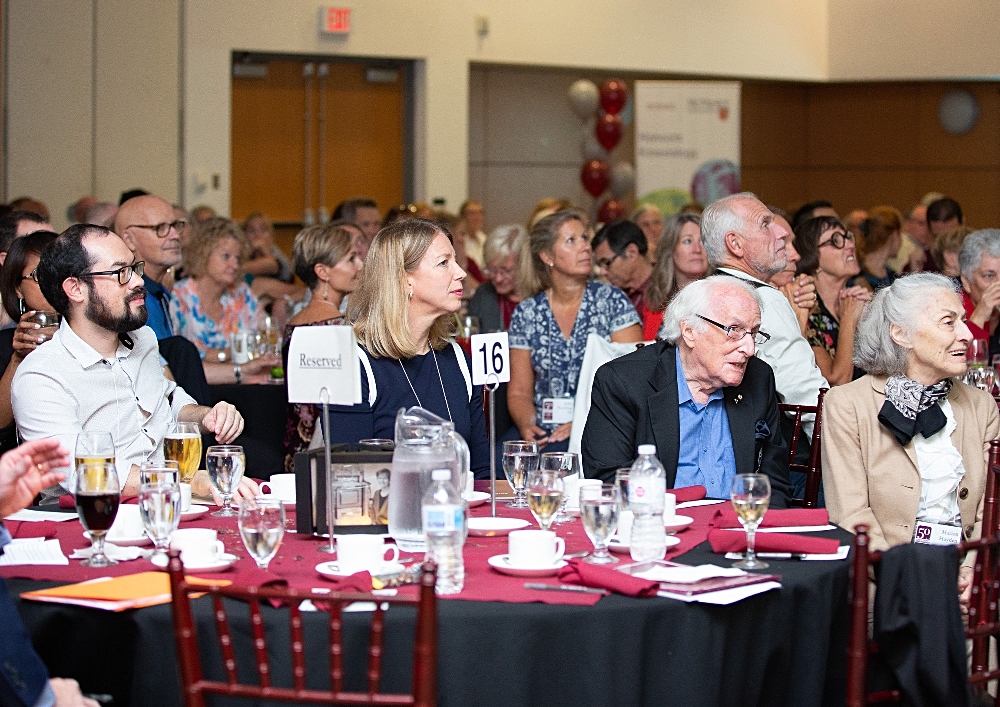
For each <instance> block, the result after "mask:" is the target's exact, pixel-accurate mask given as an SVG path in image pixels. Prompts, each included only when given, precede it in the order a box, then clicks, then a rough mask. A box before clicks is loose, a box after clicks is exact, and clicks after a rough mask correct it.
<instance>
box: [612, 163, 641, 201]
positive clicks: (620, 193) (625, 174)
mask: <svg viewBox="0 0 1000 707" xmlns="http://www.w3.org/2000/svg"><path fill="white" fill-rule="evenodd" d="M634 186H635V168H634V167H633V166H632V165H631V164H630V163H628V162H616V163H615V164H613V165H612V166H611V175H610V177H609V178H608V189H609V190H610V191H611V196H613V197H614V198H616V199H622V198H624V197H625V196H626V195H627V194H628V193H629V192H630V191H632V188H633V187H634Z"/></svg>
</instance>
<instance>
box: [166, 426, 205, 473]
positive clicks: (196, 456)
mask: <svg viewBox="0 0 1000 707" xmlns="http://www.w3.org/2000/svg"><path fill="white" fill-rule="evenodd" d="M163 457H164V458H165V459H168V460H172V461H175V462H177V464H178V466H179V467H180V470H181V482H183V483H185V484H186V483H190V482H191V477H193V476H194V475H195V472H197V471H198V463H199V462H201V430H200V429H199V428H198V423H197V422H175V423H174V424H173V425H171V426H170V429H169V430H168V431H167V436H166V437H165V438H164V439H163Z"/></svg>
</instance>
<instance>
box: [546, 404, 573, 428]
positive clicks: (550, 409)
mask: <svg viewBox="0 0 1000 707" xmlns="http://www.w3.org/2000/svg"><path fill="white" fill-rule="evenodd" d="M573 401H574V398H542V424H543V425H561V424H563V423H565V422H572V421H573Z"/></svg>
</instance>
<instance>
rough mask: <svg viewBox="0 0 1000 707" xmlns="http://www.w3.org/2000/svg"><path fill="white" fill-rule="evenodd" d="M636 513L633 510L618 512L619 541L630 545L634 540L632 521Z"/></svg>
mask: <svg viewBox="0 0 1000 707" xmlns="http://www.w3.org/2000/svg"><path fill="white" fill-rule="evenodd" d="M634 520H635V515H634V514H633V513H632V511H619V513H618V542H620V543H621V544H622V545H628V544H629V542H630V541H631V540H632V522H633V521H634Z"/></svg>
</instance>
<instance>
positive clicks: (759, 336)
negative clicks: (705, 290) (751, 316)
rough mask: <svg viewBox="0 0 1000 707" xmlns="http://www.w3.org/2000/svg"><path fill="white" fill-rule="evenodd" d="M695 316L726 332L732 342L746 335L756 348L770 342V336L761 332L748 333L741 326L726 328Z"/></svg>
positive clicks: (748, 331) (698, 315)
mask: <svg viewBox="0 0 1000 707" xmlns="http://www.w3.org/2000/svg"><path fill="white" fill-rule="evenodd" d="M695 316H696V317H698V319H703V320H704V321H706V322H708V323H709V324H712V325H714V326H717V327H719V328H720V329H722V331H724V332H726V336H728V337H729V338H730V339H732V340H733V341H739V340H740V339H742V338H743V337H744V336H746V335H747V334H749V335H750V337H751V338H752V339H753V342H754V343H755V344H756V345H757V346H761V345H763V344H766V343H767V342H768V341H770V340H771V335H770V334H765V333H764V332H762V331H757V332H753V331H750V330H749V329H744V328H743V327H741V326H726V325H725V324H719V323H718V322H716V321H713V320H711V319H709V318H708V317H703V316H701V315H700V314H696V315H695Z"/></svg>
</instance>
